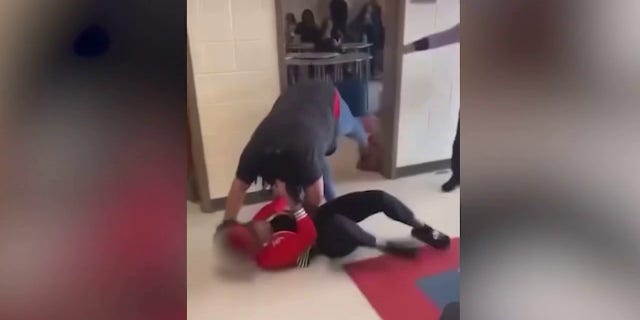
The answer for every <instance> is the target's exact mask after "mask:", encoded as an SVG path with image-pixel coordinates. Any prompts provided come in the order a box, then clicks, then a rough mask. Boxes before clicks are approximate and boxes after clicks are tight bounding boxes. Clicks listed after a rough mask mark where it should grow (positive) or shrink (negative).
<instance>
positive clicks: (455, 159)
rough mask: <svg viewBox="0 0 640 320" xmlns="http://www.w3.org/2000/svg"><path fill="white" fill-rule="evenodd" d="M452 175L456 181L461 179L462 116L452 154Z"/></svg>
mask: <svg viewBox="0 0 640 320" xmlns="http://www.w3.org/2000/svg"><path fill="white" fill-rule="evenodd" d="M451 171H452V172H453V175H452V176H451V177H452V178H453V179H456V181H458V182H459V181H460V117H458V129H457V131H456V138H455V140H453V152H452V154H451Z"/></svg>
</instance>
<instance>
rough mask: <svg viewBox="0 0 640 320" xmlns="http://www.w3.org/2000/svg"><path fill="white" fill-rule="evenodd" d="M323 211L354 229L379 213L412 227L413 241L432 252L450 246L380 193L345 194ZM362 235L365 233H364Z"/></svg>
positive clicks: (402, 204) (438, 235)
mask: <svg viewBox="0 0 640 320" xmlns="http://www.w3.org/2000/svg"><path fill="white" fill-rule="evenodd" d="M323 207H324V208H323V209H324V210H326V211H327V212H330V213H332V214H335V215H336V216H339V217H344V218H346V219H348V220H350V221H351V222H352V223H353V224H354V225H355V226H357V227H358V228H360V227H359V226H358V225H357V223H358V222H360V221H362V220H364V219H366V218H368V217H370V216H372V215H374V214H376V213H378V212H382V213H384V214H385V215H386V216H387V217H389V218H390V219H392V220H394V221H398V222H400V223H403V224H406V225H408V226H410V227H412V228H413V229H412V230H411V235H412V236H413V237H414V238H416V239H418V240H420V241H422V242H425V243H427V244H429V245H431V246H433V247H435V248H445V247H447V246H448V245H449V242H450V239H449V237H448V236H446V235H444V234H442V233H440V232H439V231H437V230H434V229H433V228H432V227H430V226H429V225H427V224H426V223H424V222H422V221H420V220H418V219H417V218H416V217H415V214H414V213H413V211H411V209H409V208H408V207H407V206H406V205H405V204H404V203H402V201H400V200H398V199H397V198H396V197H394V196H392V195H391V194H389V193H386V192H384V191H382V190H369V191H362V192H353V193H349V194H345V195H343V196H341V197H338V198H336V199H334V200H333V201H331V202H328V203H326V204H325V205H323ZM339 221H343V220H339ZM350 228H351V227H350ZM362 231H363V232H364V230H362ZM372 237H373V236H372ZM374 238H375V237H374ZM369 243H371V241H369Z"/></svg>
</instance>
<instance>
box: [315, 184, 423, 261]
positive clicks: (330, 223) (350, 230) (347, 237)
mask: <svg viewBox="0 0 640 320" xmlns="http://www.w3.org/2000/svg"><path fill="white" fill-rule="evenodd" d="M378 212H383V213H384V214H385V215H386V216H387V217H389V218H390V219H392V220H395V221H398V222H400V223H403V224H406V225H408V226H411V227H420V226H424V224H423V223H421V222H419V221H417V220H416V219H415V215H414V214H413V212H412V211H411V210H410V209H409V208H407V206H406V205H404V204H403V203H402V202H401V201H400V200H398V199H397V198H395V197H394V196H392V195H390V194H388V193H386V192H384V191H381V190H370V191H361V192H353V193H348V194H345V195H343V196H340V197H338V198H335V199H334V200H332V201H329V202H327V203H325V204H324V205H322V206H320V208H319V209H318V212H317V214H316V215H315V217H314V223H315V226H316V231H317V233H318V238H317V240H316V249H317V251H318V253H321V254H323V255H326V256H328V257H330V258H339V257H344V256H346V255H348V254H350V253H351V252H353V251H354V250H355V249H356V248H358V247H370V248H375V247H376V245H377V239H376V237H375V236H374V235H372V234H370V233H368V232H367V231H365V230H364V229H362V228H361V227H360V226H359V225H358V222H360V221H362V220H364V219H366V218H368V217H370V216H372V215H374V214H376V213H378Z"/></svg>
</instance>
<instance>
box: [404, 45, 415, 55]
mask: <svg viewBox="0 0 640 320" xmlns="http://www.w3.org/2000/svg"><path fill="white" fill-rule="evenodd" d="M415 51H416V46H415V45H414V44H413V42H412V43H409V44H407V45H405V46H404V47H402V54H409V53H412V52H415Z"/></svg>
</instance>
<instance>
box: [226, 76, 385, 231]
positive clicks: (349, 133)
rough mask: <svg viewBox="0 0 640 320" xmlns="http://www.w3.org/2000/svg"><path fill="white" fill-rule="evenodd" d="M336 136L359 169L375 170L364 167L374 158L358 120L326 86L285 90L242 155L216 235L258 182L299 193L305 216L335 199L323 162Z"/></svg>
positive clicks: (301, 85)
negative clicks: (347, 144)
mask: <svg viewBox="0 0 640 320" xmlns="http://www.w3.org/2000/svg"><path fill="white" fill-rule="evenodd" d="M339 136H346V137H349V138H351V139H353V140H354V141H356V142H357V144H358V147H359V151H360V161H359V162H358V168H359V169H361V170H376V168H370V167H369V163H372V162H374V161H373V160H375V159H376V154H375V152H373V151H372V150H374V149H371V148H370V145H369V140H368V135H367V132H366V131H365V128H364V123H363V119H359V118H356V117H354V116H353V114H352V113H351V110H350V109H349V106H348V105H347V104H346V102H345V101H344V100H343V99H342V97H341V96H340V93H339V92H338V90H337V89H336V87H335V86H334V85H333V84H332V83H329V82H323V81H306V82H298V83H296V84H294V85H292V86H289V87H288V88H287V89H286V91H285V92H283V93H282V94H281V95H280V97H278V99H277V100H276V102H275V103H274V106H273V108H272V109H271V111H270V112H269V114H267V116H266V117H265V118H264V119H263V120H262V122H260V124H259V125H258V127H257V128H256V129H255V131H254V132H253V134H252V135H251V138H250V139H249V141H248V143H247V144H246V146H245V147H244V150H243V151H242V154H241V156H240V159H239V161H238V167H237V170H236V175H235V179H233V181H232V183H231V186H230V188H229V194H228V196H227V201H226V209H225V215H224V221H225V222H223V223H222V224H221V226H219V227H218V230H220V229H221V228H224V226H225V225H228V224H229V223H232V222H233V221H235V220H236V217H237V216H238V212H239V211H240V208H241V207H242V205H243V203H244V200H245V196H246V194H247V189H249V186H250V185H252V184H253V183H256V182H258V181H261V182H262V183H263V184H267V185H273V184H274V183H275V181H276V180H280V181H282V182H284V183H285V184H287V185H289V186H291V187H296V188H297V187H299V188H301V189H302V190H303V191H304V204H305V207H306V208H308V209H309V210H310V212H313V210H315V209H317V208H318V207H319V206H320V205H321V204H322V202H323V201H324V200H325V198H326V200H327V201H328V200H331V199H333V198H335V197H336V192H335V190H334V186H333V181H332V176H331V171H330V167H329V164H328V162H327V158H326V157H327V156H330V155H332V154H333V153H334V152H335V151H336V149H337V138H338V137H339ZM371 159H373V160H371Z"/></svg>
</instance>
